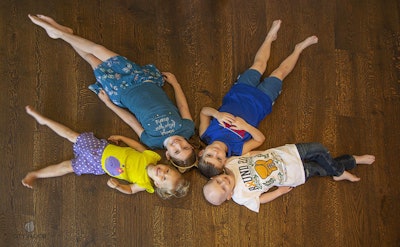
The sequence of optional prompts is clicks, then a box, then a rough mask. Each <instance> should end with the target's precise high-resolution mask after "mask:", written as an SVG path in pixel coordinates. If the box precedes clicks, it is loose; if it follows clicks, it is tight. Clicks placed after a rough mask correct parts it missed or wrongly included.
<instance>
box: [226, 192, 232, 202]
mask: <svg viewBox="0 0 400 247" xmlns="http://www.w3.org/2000/svg"><path fill="white" fill-rule="evenodd" d="M232 195H233V191H232V192H231V194H230V195H228V197H226V200H228V201H229V200H230V199H231V198H232Z"/></svg>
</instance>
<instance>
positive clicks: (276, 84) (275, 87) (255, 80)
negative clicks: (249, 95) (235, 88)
mask: <svg viewBox="0 0 400 247" xmlns="http://www.w3.org/2000/svg"><path fill="white" fill-rule="evenodd" d="M261 76H262V75H261V74H260V72H258V71H257V70H255V69H248V70H246V71H245V72H243V74H241V75H239V77H238V79H237V81H236V83H243V84H247V85H250V86H253V87H256V88H258V89H259V90H261V91H262V92H263V93H265V94H266V95H268V97H269V98H270V99H271V101H272V104H273V103H274V102H275V100H276V99H277V98H278V96H279V95H280V94H281V91H282V81H281V80H280V79H278V78H276V77H273V76H270V77H267V78H265V79H264V80H263V81H261V82H260V80H261Z"/></svg>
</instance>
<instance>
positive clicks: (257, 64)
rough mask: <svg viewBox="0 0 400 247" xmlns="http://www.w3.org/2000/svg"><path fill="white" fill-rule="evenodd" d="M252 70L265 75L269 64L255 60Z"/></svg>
mask: <svg viewBox="0 0 400 247" xmlns="http://www.w3.org/2000/svg"><path fill="white" fill-rule="evenodd" d="M251 69H255V70H257V71H258V72H260V74H264V72H265V70H266V69H267V62H266V61H262V60H255V61H254V63H253V65H252V66H251Z"/></svg>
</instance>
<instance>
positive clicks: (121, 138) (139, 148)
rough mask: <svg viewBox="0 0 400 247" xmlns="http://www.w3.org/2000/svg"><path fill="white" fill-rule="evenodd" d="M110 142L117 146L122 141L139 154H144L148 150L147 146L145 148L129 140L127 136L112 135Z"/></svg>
mask: <svg viewBox="0 0 400 247" xmlns="http://www.w3.org/2000/svg"><path fill="white" fill-rule="evenodd" d="M108 140H110V141H112V142H115V143H117V144H119V142H120V141H122V142H124V143H125V144H126V145H128V146H129V147H131V148H133V149H135V150H137V151H139V152H143V151H145V150H147V148H146V147H145V146H143V145H142V144H141V143H140V142H138V141H136V140H133V139H131V138H128V137H126V136H120V135H112V136H110V137H109V138H108Z"/></svg>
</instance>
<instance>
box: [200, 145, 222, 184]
mask: <svg viewBox="0 0 400 247" xmlns="http://www.w3.org/2000/svg"><path fill="white" fill-rule="evenodd" d="M225 148H226V146H223V145H221V143H220V142H213V143H212V144H210V145H208V146H207V147H206V148H205V149H204V150H202V151H200V152H199V164H198V168H199V170H200V172H201V173H202V174H203V175H204V176H206V177H207V178H211V177H214V176H216V175H219V174H221V173H222V172H223V171H224V170H223V169H224V166H225V163H226V151H225Z"/></svg>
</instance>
